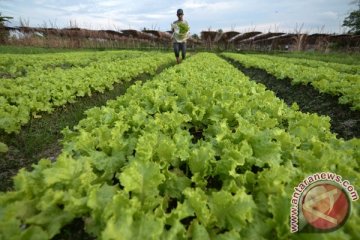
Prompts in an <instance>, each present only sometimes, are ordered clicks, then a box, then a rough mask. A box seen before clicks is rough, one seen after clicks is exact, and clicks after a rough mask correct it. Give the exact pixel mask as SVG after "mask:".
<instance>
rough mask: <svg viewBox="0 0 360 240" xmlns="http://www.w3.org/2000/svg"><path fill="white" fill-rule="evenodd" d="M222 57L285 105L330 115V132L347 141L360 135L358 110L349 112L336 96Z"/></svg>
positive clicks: (303, 110)
mask: <svg viewBox="0 0 360 240" xmlns="http://www.w3.org/2000/svg"><path fill="white" fill-rule="evenodd" d="M224 59H225V60H227V61H228V62H229V63H231V64H232V65H234V66H235V67H236V68H238V69H239V70H240V71H241V72H243V73H244V74H245V75H246V76H248V77H249V78H250V79H251V80H253V81H255V82H257V83H262V84H264V85H265V86H266V88H267V89H269V90H271V91H273V92H275V94H276V96H277V97H278V98H281V99H283V100H284V101H285V102H286V103H287V104H288V105H291V104H293V103H294V102H296V103H297V104H298V105H299V107H300V110H301V111H302V112H309V113H317V114H319V115H326V116H329V117H330V118H331V122H330V123H331V131H332V132H333V133H336V134H337V136H338V137H341V138H344V139H346V140H347V139H351V138H359V137H360V111H352V110H351V109H350V107H351V106H350V105H343V104H339V102H338V97H337V96H332V95H330V94H326V93H320V92H319V91H318V90H316V89H315V88H314V87H313V86H311V85H301V84H297V85H292V84H291V79H289V78H286V79H281V80H280V79H277V78H276V77H274V76H273V75H270V74H268V73H267V72H266V71H264V70H262V69H257V68H246V67H244V66H243V65H242V64H240V63H239V62H237V61H234V60H232V59H229V58H224Z"/></svg>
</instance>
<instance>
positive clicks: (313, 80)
mask: <svg viewBox="0 0 360 240" xmlns="http://www.w3.org/2000/svg"><path fill="white" fill-rule="evenodd" d="M223 56H225V57H228V58H231V59H233V60H235V61H238V62H239V63H241V64H243V65H244V66H245V67H253V68H260V69H263V70H265V71H266V72H268V73H269V74H272V75H274V76H275V77H276V78H278V79H284V78H290V79H291V81H292V82H293V83H294V84H311V85H312V86H313V87H314V88H316V89H318V90H319V91H320V92H324V93H329V94H331V95H336V96H339V103H340V104H349V105H351V108H352V109H353V110H360V66H359V65H346V64H338V63H326V62H321V61H314V60H306V59H296V58H293V59H292V58H284V57H276V56H266V55H256V54H255V55H244V54H235V53H224V54H223Z"/></svg>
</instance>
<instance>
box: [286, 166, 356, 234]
mask: <svg viewBox="0 0 360 240" xmlns="http://www.w3.org/2000/svg"><path fill="white" fill-rule="evenodd" d="M294 190H295V191H294V193H293V195H292V199H291V204H292V207H291V211H290V218H291V219H290V230H291V232H293V233H295V232H308V233H309V232H312V233H314V232H318V233H324V232H332V231H335V230H337V229H339V228H340V227H342V226H343V225H344V224H345V223H346V221H347V219H348V218H349V216H350V211H351V200H353V201H356V200H358V198H359V196H358V194H357V192H356V190H355V189H354V187H353V186H352V185H350V183H349V181H347V180H344V181H342V177H341V176H339V175H336V174H334V173H316V174H313V175H311V176H309V177H307V178H305V179H304V180H303V181H302V182H301V183H300V184H299V185H298V186H297V187H295V188H294Z"/></svg>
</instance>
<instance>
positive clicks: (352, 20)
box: [342, 0, 360, 34]
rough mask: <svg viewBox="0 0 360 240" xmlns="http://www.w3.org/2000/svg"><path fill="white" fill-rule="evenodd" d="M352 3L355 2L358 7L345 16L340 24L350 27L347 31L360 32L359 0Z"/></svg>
mask: <svg viewBox="0 0 360 240" xmlns="http://www.w3.org/2000/svg"><path fill="white" fill-rule="evenodd" d="M352 3H353V4H357V5H358V9H357V10H355V11H353V12H351V13H350V14H349V16H347V17H346V18H345V20H344V22H343V25H342V26H343V27H348V28H350V30H349V33H354V34H360V0H359V1H353V2H352Z"/></svg>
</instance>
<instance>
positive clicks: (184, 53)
mask: <svg viewBox="0 0 360 240" xmlns="http://www.w3.org/2000/svg"><path fill="white" fill-rule="evenodd" d="M181 57H182V59H183V60H184V59H185V57H186V43H181Z"/></svg>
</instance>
